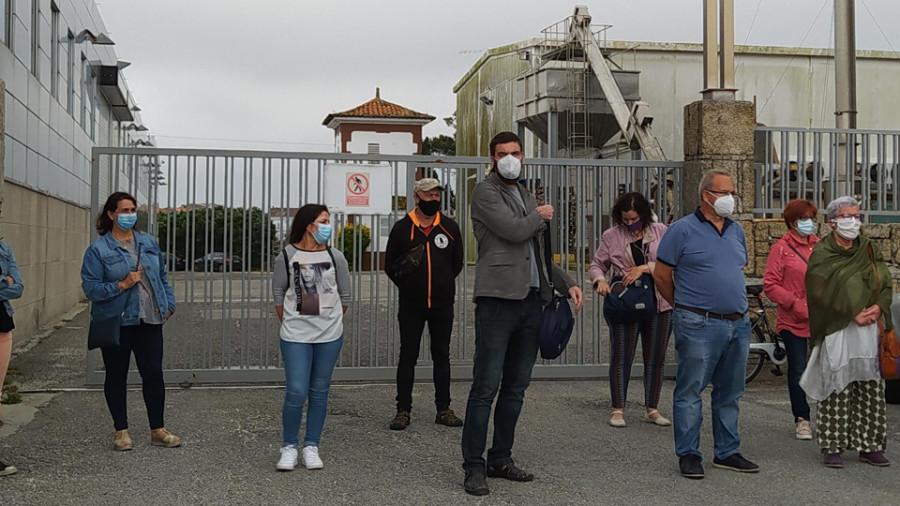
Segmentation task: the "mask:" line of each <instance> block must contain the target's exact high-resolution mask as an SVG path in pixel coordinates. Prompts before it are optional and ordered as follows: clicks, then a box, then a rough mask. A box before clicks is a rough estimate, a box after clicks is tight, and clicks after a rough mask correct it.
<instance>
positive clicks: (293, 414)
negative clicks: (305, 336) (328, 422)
mask: <svg viewBox="0 0 900 506" xmlns="http://www.w3.org/2000/svg"><path fill="white" fill-rule="evenodd" d="M343 344H344V336H341V337H340V338H339V339H337V340H336V341H331V342H327V343H295V342H290V341H285V340H283V339H282V340H281V357H282V359H283V360H284V379H285V389H284V406H283V407H282V411H281V425H282V431H283V432H282V438H283V440H284V445H285V446H288V445H290V446H295V447H296V446H297V445H298V443H299V441H300V420H301V419H302V418H303V405H304V404H306V398H307V396H308V397H309V407H308V408H307V410H306V437H305V438H304V439H303V446H319V440H320V439H321V437H322V428H323V427H324V426H325V412H326V410H327V408H328V388H329V387H330V386H331V373H332V372H334V365H335V364H337V360H338V357H339V356H340V354H341V346H342V345H343Z"/></svg>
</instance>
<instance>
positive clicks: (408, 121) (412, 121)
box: [322, 115, 434, 130]
mask: <svg viewBox="0 0 900 506" xmlns="http://www.w3.org/2000/svg"><path fill="white" fill-rule="evenodd" d="M432 121H434V118H432V119H425V118H422V119H417V118H367V117H364V116H342V117H335V116H333V115H329V116H328V117H327V118H325V121H324V122H322V124H323V125H325V126H327V127H328V128H331V129H333V130H336V129H337V128H338V127H339V126H340V125H341V123H362V124H368V125H423V126H424V125H427V124H429V123H431V122H432Z"/></svg>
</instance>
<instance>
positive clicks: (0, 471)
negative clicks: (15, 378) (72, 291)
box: [0, 240, 24, 476]
mask: <svg viewBox="0 0 900 506" xmlns="http://www.w3.org/2000/svg"><path fill="white" fill-rule="evenodd" d="M23 290H24V286H23V285H22V276H20V275H19V267H18V266H17V265H16V258H15V257H14V256H13V252H12V249H10V247H9V246H8V245H7V244H6V243H5V242H3V241H2V240H0V386H2V385H3V379H4V378H6V369H7V368H8V367H9V357H10V355H12V330H13V329H14V328H16V326H15V324H13V319H12V314H13V307H12V304H10V303H9V301H10V300H12V299H18V298H19V297H21V296H22V291H23ZM15 472H16V468H15V467H13V466H11V465H9V464H6V463H4V462H3V461H2V460H0V476H7V475H10V474H14V473H15Z"/></svg>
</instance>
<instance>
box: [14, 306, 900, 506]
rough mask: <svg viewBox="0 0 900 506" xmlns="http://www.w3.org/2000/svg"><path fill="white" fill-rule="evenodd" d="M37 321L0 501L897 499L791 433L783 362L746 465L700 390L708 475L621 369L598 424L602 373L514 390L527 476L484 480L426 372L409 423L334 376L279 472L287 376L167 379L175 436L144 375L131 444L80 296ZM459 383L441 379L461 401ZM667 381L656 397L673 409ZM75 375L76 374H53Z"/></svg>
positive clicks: (899, 435)
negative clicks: (316, 463) (158, 427)
mask: <svg viewBox="0 0 900 506" xmlns="http://www.w3.org/2000/svg"><path fill="white" fill-rule="evenodd" d="M67 320H68V321H62V322H60V323H59V324H58V325H57V327H58V328H57V329H55V330H54V331H53V332H51V333H48V334H46V335H43V336H28V338H21V337H19V336H14V340H15V349H16V350H17V352H18V354H17V355H16V356H15V357H14V359H13V363H12V368H11V372H12V374H13V379H14V380H15V382H16V383H17V385H18V387H19V388H20V389H21V390H22V391H23V392H24V394H23V402H22V403H21V404H14V405H4V406H3V410H2V421H3V422H4V425H3V426H0V458H2V459H3V460H4V461H7V462H9V463H12V464H14V465H15V466H17V467H18V469H19V472H18V473H17V474H15V475H12V476H8V477H3V478H0V505H4V506H5V505H20V504H22V505H32V504H34V505H56V504H78V505H81V504H85V505H87V504H91V505H95V504H96V505H105V504H152V505H156V504H160V505H163V504H165V505H168V504H191V505H195V504H196V505H201V504H266V505H269V504H275V503H278V504H285V503H287V504H317V505H318V504H325V505H327V504H401V503H402V504H440V505H447V504H492V505H493V504H517V505H522V504H620V503H626V504H636V505H644V504H649V505H655V504H661V505H662V504H665V505H675V504H770V505H780V504H808V503H814V502H815V503H828V504H869V505H872V504H897V494H896V487H897V483H898V482H900V480H898V478H900V464H896V465H895V466H893V467H889V468H880V469H878V468H874V467H871V466H868V465H865V464H862V463H860V462H858V461H857V460H856V455H855V454H847V455H846V456H845V457H846V464H847V465H846V468H844V469H840V470H835V469H826V468H824V467H823V466H822V464H821V455H820V453H819V451H818V448H817V445H816V444H815V442H810V441H798V440H796V439H794V437H793V424H792V417H791V414H790V406H789V402H788V396H787V391H786V386H785V383H784V378H783V377H782V378H775V377H772V376H771V375H768V374H766V375H764V376H763V377H761V378H760V379H759V380H757V381H754V382H753V383H752V384H751V385H750V386H749V387H748V389H747V393H746V395H745V397H744V399H743V400H742V412H741V422H740V423H741V436H742V439H743V444H742V447H741V450H742V453H743V454H744V455H745V456H746V457H748V458H749V459H751V460H753V461H755V462H757V463H758V464H759V465H760V466H761V472H760V473H758V474H755V475H746V474H738V473H734V472H730V471H725V470H720V469H715V468H713V467H712V465H711V459H712V444H713V443H712V434H711V427H710V425H709V419H710V417H709V411H708V410H709V396H708V394H707V395H706V398H705V402H704V407H705V419H706V420H707V422H706V423H705V424H704V427H703V433H702V440H701V449H702V451H703V452H704V454H705V460H704V465H705V467H706V473H707V474H706V479H704V480H701V481H692V480H687V479H685V478H682V477H681V476H680V475H679V474H678V467H677V458H676V457H675V455H674V453H673V441H672V431H671V428H665V427H656V426H654V425H651V424H648V423H644V422H642V421H641V420H640V417H639V415H640V413H641V411H642V409H643V408H642V407H641V406H640V402H641V399H642V396H643V388H642V385H641V382H640V381H632V383H631V385H630V387H631V391H630V392H629V393H630V395H629V399H630V400H629V403H628V406H627V409H626V419H627V421H628V426H627V427H626V428H624V429H617V428H613V427H610V426H609V425H607V423H606V421H607V418H608V416H609V388H608V385H607V383H606V381H605V380H596V381H538V382H534V383H533V384H532V386H531V387H530V388H529V389H528V392H527V394H526V401H525V406H524V409H523V411H522V416H521V418H520V421H519V428H518V432H517V439H516V444H515V447H514V458H516V460H517V462H518V463H519V464H520V465H521V466H522V467H524V468H526V469H528V470H529V471H532V472H534V473H535V475H536V479H535V481H534V482H531V483H513V482H507V481H504V480H497V479H490V480H489V485H490V487H491V494H490V495H488V496H486V497H484V498H475V497H470V496H467V495H466V494H465V493H464V492H463V489H462V481H463V471H462V469H461V466H460V464H461V456H460V446H459V442H460V437H461V433H462V431H461V429H459V428H448V427H443V426H437V425H435V424H434V423H433V404H432V399H433V395H434V391H433V388H432V387H431V385H430V384H429V382H427V381H426V382H424V383H420V384H417V385H416V388H415V390H414V400H413V402H414V408H413V414H412V416H413V421H412V425H411V426H410V427H409V428H408V429H407V430H405V431H400V432H395V431H391V430H389V429H388V428H387V424H388V422H389V420H390V418H391V417H392V415H393V411H394V409H393V407H394V402H393V397H394V395H395V393H394V387H393V385H391V384H337V385H334V386H333V387H332V390H331V396H330V402H329V413H328V419H327V420H326V425H325V432H324V434H323V438H322V444H321V455H322V458H323V460H324V461H325V469H324V470H321V471H306V470H304V469H299V468H298V469H297V470H295V471H294V472H289V473H279V472H276V471H275V469H274V464H275V462H276V461H277V459H278V455H279V454H278V449H279V446H280V442H281V436H280V434H281V423H280V421H281V402H282V397H283V390H282V389H281V388H278V387H277V386H248V387H240V388H204V387H199V386H194V387H192V388H189V389H183V388H178V387H175V388H174V389H172V390H170V391H169V392H168V396H167V411H166V413H167V416H166V425H167V427H168V428H169V429H170V430H172V431H173V432H174V433H176V434H178V435H179V436H181V437H182V438H183V439H184V441H185V444H184V446H183V447H181V448H176V449H163V448H158V447H152V446H150V444H149V430H148V429H147V426H146V425H145V423H146V422H145V420H146V415H145V413H144V409H143V404H142V402H141V398H140V391H139V389H138V390H132V391H131V392H130V393H129V413H130V414H131V421H132V429H131V434H132V437H133V439H134V440H135V443H136V444H135V448H134V450H133V451H130V452H114V451H113V450H112V449H111V448H112V435H113V428H112V423H111V420H110V417H109V414H108V412H107V410H106V406H105V402H104V399H103V393H102V392H101V391H99V390H90V391H82V390H80V389H81V388H82V387H83V385H84V374H85V351H84V342H85V337H84V336H85V331H84V327H85V325H86V323H87V316H86V313H85V312H82V313H79V314H73V315H71V316H70V318H69V319H67ZM468 387H469V385H468V383H466V382H454V383H453V384H452V397H453V399H454V402H453V406H452V407H453V408H454V409H455V410H456V412H457V413H458V414H459V415H460V416H463V417H464V416H465V398H466V395H467V393H468ZM672 387H673V383H672V382H671V381H667V382H666V384H665V386H664V390H663V396H662V401H661V403H660V404H661V406H660V407H661V411H662V412H663V413H664V414H666V415H670V414H671V398H672ZM62 389H73V390H62ZM888 440H889V448H888V452H887V453H886V455H887V456H888V458H893V459H897V458H900V453H896V452H892V451H891V449H892V448H893V447H894V443H895V442H896V441H898V440H900V406H896V405H889V406H888Z"/></svg>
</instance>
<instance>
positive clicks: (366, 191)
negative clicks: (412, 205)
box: [322, 163, 406, 216]
mask: <svg viewBox="0 0 900 506" xmlns="http://www.w3.org/2000/svg"><path fill="white" fill-rule="evenodd" d="M395 170H397V171H399V170H406V167H405V166H403V168H402V169H399V168H398V169H394V168H393V167H392V166H390V165H388V164H383V163H373V164H365V165H362V164H358V163H328V164H326V165H325V170H324V171H323V174H322V175H323V176H324V179H325V181H324V187H323V190H324V192H323V194H322V197H323V199H324V201H325V202H324V204H325V205H327V206H328V210H329V211H330V212H331V214H335V213H342V214H352V215H381V216H387V215H389V214H391V210H392V209H393V207H392V204H393V195H394V193H395V190H394V188H395V187H398V185H397V182H396V181H395V176H394V172H395Z"/></svg>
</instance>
